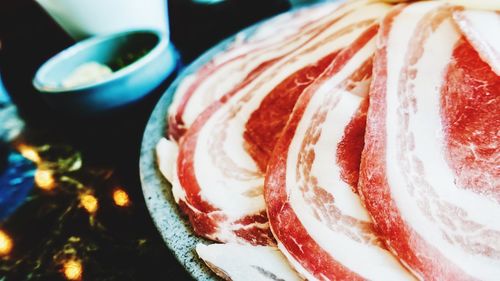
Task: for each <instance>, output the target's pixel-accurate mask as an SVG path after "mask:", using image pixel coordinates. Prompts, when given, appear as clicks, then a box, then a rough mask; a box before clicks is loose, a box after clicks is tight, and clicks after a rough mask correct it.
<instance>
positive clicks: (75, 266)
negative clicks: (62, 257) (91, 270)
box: [63, 260, 83, 280]
mask: <svg viewBox="0 0 500 281" xmlns="http://www.w3.org/2000/svg"><path fill="white" fill-rule="evenodd" d="M63 273H64V277H66V279H68V280H81V279H82V274H83V267H82V262H81V261H79V260H68V261H66V262H65V263H64V264H63Z"/></svg>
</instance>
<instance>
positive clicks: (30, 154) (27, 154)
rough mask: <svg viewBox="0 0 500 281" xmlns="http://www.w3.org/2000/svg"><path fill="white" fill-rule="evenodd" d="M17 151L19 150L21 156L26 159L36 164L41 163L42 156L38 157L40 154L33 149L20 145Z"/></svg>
mask: <svg viewBox="0 0 500 281" xmlns="http://www.w3.org/2000/svg"><path fill="white" fill-rule="evenodd" d="M17 149H18V150H19V152H20V153H21V155H22V156H23V157H24V158H26V159H28V160H30V161H32V162H35V163H39V162H40V161H41V159H40V156H39V155H38V152H37V151H36V149H34V148H33V147H31V146H27V145H25V144H20V145H19V146H18V147H17Z"/></svg>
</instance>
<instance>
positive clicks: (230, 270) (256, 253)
mask: <svg viewBox="0 0 500 281" xmlns="http://www.w3.org/2000/svg"><path fill="white" fill-rule="evenodd" d="M196 252H197V253H198V255H199V256H200V258H202V259H203V261H204V262H205V263H206V264H207V265H208V267H210V269H212V271H214V272H215V273H216V274H217V275H219V276H220V277H222V278H223V279H225V280H235V281H276V280H286V281H299V280H303V279H302V278H301V277H299V275H298V274H297V272H295V271H294V270H293V269H292V268H291V267H290V265H289V264H288V263H287V261H286V258H285V257H284V256H283V255H282V254H281V253H280V251H279V250H278V249H277V248H276V247H270V246H252V245H240V244H211V245H203V244H198V245H197V246H196Z"/></svg>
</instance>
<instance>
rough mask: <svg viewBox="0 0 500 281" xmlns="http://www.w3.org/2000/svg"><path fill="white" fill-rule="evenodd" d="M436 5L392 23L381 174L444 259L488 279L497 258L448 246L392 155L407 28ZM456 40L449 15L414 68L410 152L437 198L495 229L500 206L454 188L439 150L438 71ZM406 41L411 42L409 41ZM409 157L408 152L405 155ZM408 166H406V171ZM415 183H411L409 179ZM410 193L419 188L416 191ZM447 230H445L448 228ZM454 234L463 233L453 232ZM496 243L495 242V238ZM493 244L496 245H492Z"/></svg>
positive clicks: (499, 266)
mask: <svg viewBox="0 0 500 281" xmlns="http://www.w3.org/2000/svg"><path fill="white" fill-rule="evenodd" d="M436 6H437V4H435V3H426V4H423V3H421V4H419V5H412V6H410V7H409V8H407V9H405V10H404V11H403V13H402V14H401V15H399V16H398V17H397V18H396V19H395V22H394V24H393V28H392V30H391V32H390V35H389V36H390V37H389V41H388V46H389V47H388V50H387V53H388V54H389V56H388V59H387V62H388V73H387V74H388V75H387V97H386V99H387V101H386V104H387V115H386V128H389V129H388V130H387V131H386V134H387V144H386V148H387V151H386V157H387V160H386V161H387V162H386V163H387V178H388V183H389V186H390V188H391V194H392V196H393V199H394V200H395V202H396V204H397V206H398V208H399V210H400V212H401V216H402V217H403V219H404V220H405V221H406V222H407V223H408V224H409V225H410V226H411V227H412V228H413V229H414V230H415V231H416V232H417V233H418V234H419V235H420V236H421V237H422V238H423V239H424V240H425V241H427V242H428V243H429V244H431V245H432V246H434V247H435V248H436V249H438V250H439V251H440V252H441V253H442V254H443V255H444V256H445V257H446V258H448V259H449V260H451V261H452V262H454V263H455V264H456V265H458V266H459V267H460V268H462V269H463V270H464V271H465V272H467V273H468V274H470V275H471V276H474V277H476V278H479V279H483V280H489V279H491V278H493V276H500V261H499V260H495V259H493V258H486V257H485V256H480V255H471V254H468V253H466V252H464V251H463V250H462V249H461V248H460V247H457V246H456V245H452V244H450V243H449V242H447V241H446V240H445V239H444V238H443V234H442V233H441V230H442V229H446V227H445V226H444V225H442V224H441V225H438V224H436V222H432V221H430V220H428V219H427V217H426V216H425V215H424V214H423V213H422V211H421V210H420V208H419V206H417V202H416V200H415V198H414V197H413V196H412V195H410V194H409V191H408V188H406V186H407V184H406V182H405V179H404V176H403V174H404V173H405V171H404V170H403V167H402V166H403V165H401V163H400V160H399V159H398V154H399V153H401V145H400V144H399V142H398V134H399V132H401V131H402V130H404V129H402V128H401V125H402V121H401V120H400V119H399V118H398V117H397V112H396V109H397V108H399V107H400V104H399V101H398V98H397V91H398V83H399V79H400V73H401V71H402V67H403V65H404V64H405V62H404V58H405V54H406V51H407V50H408V44H409V42H410V40H411V39H412V34H413V32H411V31H412V30H415V28H416V25H417V23H418V22H419V20H420V19H421V18H422V17H423V16H424V15H425V13H426V12H427V11H430V10H432V9H433V8H435V7H436ZM458 39H459V33H458V31H457V30H456V28H455V26H454V25H453V24H452V22H451V19H449V20H446V21H444V22H443V23H442V24H441V25H440V26H439V27H438V28H437V30H436V31H435V32H434V33H433V34H432V35H431V36H430V37H429V38H428V40H427V41H426V44H425V50H424V53H423V56H422V57H421V58H420V61H419V62H418V64H417V66H416V68H417V69H418V72H417V77H416V78H415V82H414V87H415V88H414V93H415V96H416V98H417V108H418V111H417V112H416V113H413V112H412V111H411V110H407V112H408V113H409V116H410V117H409V129H408V130H409V131H411V132H413V134H414V137H415V150H414V151H413V152H407V153H413V155H416V156H418V158H420V159H421V160H422V162H423V163H424V170H425V180H426V181H428V183H429V184H430V186H431V187H432V188H433V190H434V191H435V192H436V194H437V197H438V199H437V200H440V201H443V202H444V201H446V202H448V203H449V204H451V205H454V206H456V207H459V208H462V209H463V210H465V211H466V212H467V214H468V215H467V218H468V219H470V220H473V221H475V222H477V223H480V224H483V225H485V226H487V227H488V228H489V229H495V230H499V229H500V206H499V205H498V204H496V203H494V202H493V201H492V200H489V199H487V198H485V197H482V196H481V195H478V194H476V193H473V192H471V191H469V190H466V189H463V188H461V187H457V186H456V185H455V183H454V176H453V172H452V171H451V169H450V168H449V166H448V164H447V162H446V159H445V155H444V151H445V147H444V143H443V141H444V140H443V138H444V137H443V135H442V134H443V133H442V132H443V128H442V125H441V121H440V120H441V115H440V114H441V112H440V111H441V104H440V90H441V86H442V83H443V76H444V72H445V70H446V67H447V65H448V64H449V62H450V59H451V55H452V51H453V47H454V45H455V43H456V42H457V40H458ZM410 44H411V43H410ZM407 157H409V158H410V159H411V156H410V155H408V156H407ZM411 169H412V168H410V170H411ZM414 184H417V183H414ZM416 192H419V191H418V190H417V191H416ZM427 199H428V200H429V202H430V206H431V207H430V208H431V210H429V211H431V212H435V211H436V209H437V206H436V204H435V203H433V202H432V200H433V199H432V198H430V195H429V196H428V198H427ZM447 231H450V230H449V229H448V230H447ZM455 234H464V235H466V234H465V233H460V232H455ZM497 243H500V241H497ZM498 246H499V245H496V247H498Z"/></svg>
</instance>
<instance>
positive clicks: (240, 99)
mask: <svg viewBox="0 0 500 281" xmlns="http://www.w3.org/2000/svg"><path fill="white" fill-rule="evenodd" d="M356 5H358V4H357V3H356ZM358 6H359V5H358ZM344 8H345V7H344ZM387 10H388V5H385V4H366V5H362V6H361V7H358V8H357V9H355V11H350V12H347V13H339V11H342V9H339V10H337V11H336V12H335V13H338V14H337V15H338V20H337V21H335V23H333V24H332V25H329V26H325V27H323V28H321V29H320V30H318V32H317V34H316V35H315V36H313V37H312V38H311V39H310V40H308V41H307V42H305V43H304V44H303V45H302V46H301V47H300V48H298V49H297V50H296V51H294V52H292V53H291V54H290V55H287V56H286V57H285V58H283V59H282V60H280V62H279V63H276V64H274V65H273V66H271V67H269V68H268V69H266V70H265V71H263V72H262V73H261V74H260V75H258V76H257V77H256V78H255V79H253V80H252V81H251V82H249V83H248V84H247V85H245V86H244V87H241V88H238V89H235V90H234V92H232V93H230V94H228V95H226V96H224V97H223V98H221V99H220V100H219V101H217V102H215V103H213V104H212V105H211V106H210V107H208V108H207V109H206V110H205V111H204V112H203V113H202V114H201V115H200V116H199V117H198V118H197V119H196V121H195V122H194V123H193V125H192V126H191V127H190V128H189V130H188V131H187V132H186V134H185V135H184V137H183V138H181V141H180V144H179V156H178V159H177V171H176V175H177V178H178V184H174V185H173V194H174V197H175V198H176V200H177V202H178V203H179V206H180V207H181V209H182V210H183V211H184V212H185V213H186V214H187V215H188V216H189V219H190V221H191V224H192V225H193V227H194V230H195V231H196V232H197V233H198V234H199V235H201V236H204V237H206V238H209V239H213V240H216V241H220V242H235V243H251V244H254V245H268V244H274V238H273V237H272V234H271V232H270V230H269V225H268V221H267V216H266V210H265V204H264V199H263V196H262V192H263V183H264V175H263V172H264V170H263V169H262V168H263V167H264V166H265V165H261V164H260V163H257V162H256V161H255V160H254V159H253V158H252V156H254V155H253V154H251V153H250V152H249V151H253V150H255V149H257V148H255V146H253V143H251V142H248V141H247V140H246V139H245V129H246V124H247V122H248V120H249V119H250V118H251V116H252V114H253V113H254V112H256V111H258V110H259V109H261V110H267V111H272V110H273V109H274V107H272V106H271V107H268V106H267V107H264V108H261V105H262V104H263V100H264V99H266V98H268V97H269V96H270V95H282V94H283V93H287V92H289V93H290V94H293V95H294V97H295V99H296V98H298V96H299V95H300V93H301V92H302V91H303V89H305V88H306V87H307V86H308V85H310V84H311V83H312V82H313V81H314V79H315V78H316V77H318V76H319V75H320V74H321V72H322V71H323V70H324V69H325V67H326V66H328V65H329V63H330V62H331V61H332V60H333V59H334V58H335V56H336V54H337V53H338V52H339V51H340V50H342V49H343V48H345V47H347V46H349V45H350V44H351V43H352V42H353V41H354V40H355V39H356V38H357V37H358V36H359V35H360V34H361V33H363V32H364V31H365V30H367V29H369V28H370V27H371V26H372V25H373V22H374V21H376V20H377V19H378V18H380V17H381V16H383V15H384V14H385V13H386V11H387ZM271 99H272V98H271ZM289 102H290V103H291V104H294V103H295V100H294V99H291V100H289ZM266 104H268V103H266ZM288 108H289V109H290V110H291V106H288ZM289 113H290V112H286V111H283V112H280V114H279V115H280V116H281V115H282V114H285V115H287V114H289ZM263 125H264V124H263ZM281 129H282V128H280V127H279V126H275V127H273V130H275V132H276V134H278V133H279V132H280V131H281ZM254 132H255V133H260V132H259V130H255V131H254ZM266 133H267V132H266ZM267 145H273V143H268V144H267ZM174 182H175V181H174Z"/></svg>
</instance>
